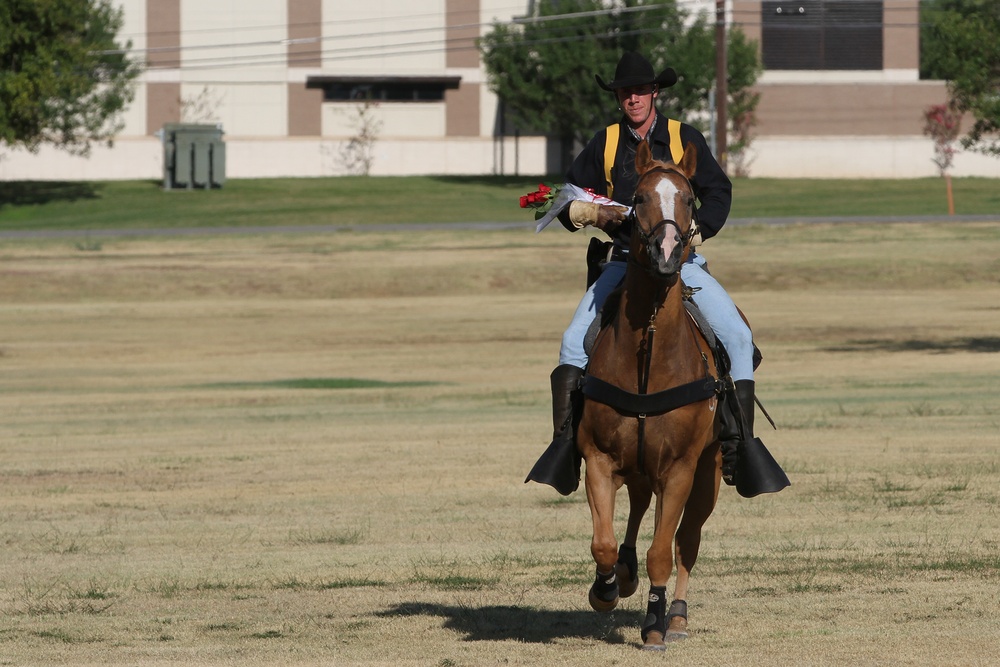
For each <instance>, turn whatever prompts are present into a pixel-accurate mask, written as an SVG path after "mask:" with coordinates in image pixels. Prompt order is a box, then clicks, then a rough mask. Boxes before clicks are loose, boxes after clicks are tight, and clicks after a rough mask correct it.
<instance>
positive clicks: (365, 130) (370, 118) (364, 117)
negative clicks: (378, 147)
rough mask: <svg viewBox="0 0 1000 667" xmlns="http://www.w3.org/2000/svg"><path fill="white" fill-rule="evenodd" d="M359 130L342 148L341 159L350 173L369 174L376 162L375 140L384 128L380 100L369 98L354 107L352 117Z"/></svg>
mask: <svg viewBox="0 0 1000 667" xmlns="http://www.w3.org/2000/svg"><path fill="white" fill-rule="evenodd" d="M351 120H352V122H353V124H354V127H355V129H356V131H357V134H355V135H354V136H353V137H351V138H350V139H349V140H348V141H347V143H346V144H344V146H343V148H341V150H340V159H341V161H342V162H343V165H344V168H345V169H346V170H347V172H348V173H349V174H358V175H360V176H368V175H369V174H370V173H371V169H372V164H373V163H374V162H375V140H376V139H378V133H379V132H380V131H381V130H382V121H381V120H380V119H379V118H378V102H376V101H374V100H372V99H367V100H365V101H364V103H362V104H359V105H358V106H357V107H355V109H354V118H352V119H351Z"/></svg>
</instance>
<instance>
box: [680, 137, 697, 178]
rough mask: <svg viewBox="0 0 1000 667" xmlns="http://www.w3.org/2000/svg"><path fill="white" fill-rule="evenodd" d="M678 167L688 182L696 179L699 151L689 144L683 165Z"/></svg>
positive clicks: (682, 160) (685, 150)
mask: <svg viewBox="0 0 1000 667" xmlns="http://www.w3.org/2000/svg"><path fill="white" fill-rule="evenodd" d="M677 166H678V167H680V168H681V171H682V172H683V173H684V175H685V176H687V177H688V180H690V179H692V178H694V173H695V171H697V169H698V149H697V148H695V147H694V144H692V143H691V142H688V145H687V146H685V147H684V157H682V158H681V163H680V164H679V165H677Z"/></svg>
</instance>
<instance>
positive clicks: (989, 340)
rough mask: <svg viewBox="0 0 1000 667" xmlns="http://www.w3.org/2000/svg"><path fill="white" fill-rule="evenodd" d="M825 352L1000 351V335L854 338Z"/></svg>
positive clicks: (827, 348) (824, 349) (825, 349)
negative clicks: (928, 337) (945, 337)
mask: <svg viewBox="0 0 1000 667" xmlns="http://www.w3.org/2000/svg"><path fill="white" fill-rule="evenodd" d="M823 351H825V352H937V353H944V352H1000V337H998V336H985V337H973V338H955V339H953V340H919V339H911V340H852V341H848V342H847V343H846V344H845V345H835V346H832V347H826V348H823Z"/></svg>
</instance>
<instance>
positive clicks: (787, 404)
mask: <svg viewBox="0 0 1000 667" xmlns="http://www.w3.org/2000/svg"><path fill="white" fill-rule="evenodd" d="M584 234H585V233H580V234H577V235H570V234H566V233H564V232H561V230H560V231H556V230H547V231H546V232H545V233H543V234H540V235H534V234H533V233H532V232H531V231H529V228H528V227H526V228H525V229H523V230H508V231H489V232H484V231H459V230H451V231H448V232H446V233H445V232H428V231H414V232H405V233H404V232H393V233H391V234H382V233H376V232H371V233H335V234H326V235H305V234H301V235H292V234H290V235H277V234H276V235H268V236H249V235H247V236H232V237H207V238H191V237H188V238H184V237H173V238H127V239H115V238H103V237H102V238H97V239H95V238H80V239H78V240H76V241H72V240H67V239H20V240H4V241H0V254H2V269H0V270H2V272H3V280H2V281H0V415H2V416H0V549H2V553H0V556H2V557H0V665H17V666H22V665H25V666H26V665H109V664H116V665H137V666H149V665H168V664H169V665H348V666H362V665H390V664H391V665H413V666H417V665H420V666H424V665H429V666H435V667H459V666H474V665H498V664H499V665H648V664H665V663H667V662H669V664H675V665H723V664H725V665H748V666H750V665H831V666H832V665H837V666H840V665H845V664H849V665H922V666H923V665H956V666H958V665H961V666H974V665H989V664H996V660H997V657H996V655H997V654H996V651H997V646H1000V623H998V622H997V618H996V613H997V612H996V610H997V608H998V606H1000V393H998V390H997V387H998V386H1000V225H998V224H996V223H982V224H974V223H962V224H894V225H816V226H801V227H781V228H772V227H743V228H732V229H727V230H726V232H725V234H723V236H722V238H719V239H714V240H712V241H710V242H709V245H708V246H707V247H706V248H705V249H704V254H705V255H706V256H708V257H709V259H710V262H711V266H712V268H713V272H714V273H715V275H716V276H717V277H719V278H720V280H722V282H723V283H724V284H725V285H727V286H729V288H730V290H731V292H732V293H733V295H734V296H735V297H736V299H737V302H738V303H739V304H740V305H741V306H742V308H743V309H744V310H745V312H746V313H747V314H748V316H749V317H750V319H751V321H752V322H753V325H754V328H755V331H756V333H757V338H758V343H759V345H760V347H761V348H762V350H763V353H764V357H765V359H764V364H763V366H762V367H761V369H760V371H759V373H758V393H759V395H760V396H761V399H762V400H763V402H764V404H765V407H766V408H767V409H768V411H769V412H770V414H771V415H772V416H773V417H774V418H775V420H776V421H777V422H778V426H779V430H777V431H769V430H768V431H765V430H764V428H763V426H766V422H765V421H764V420H763V419H761V418H759V419H758V423H759V424H761V427H760V428H759V432H760V433H761V435H762V437H763V438H764V440H765V442H766V443H767V444H768V446H769V448H770V449H771V451H772V452H773V453H774V454H775V456H776V457H777V458H778V460H779V461H781V462H782V463H783V464H784V466H785V468H786V470H787V471H788V473H789V477H790V478H791V480H792V484H793V485H792V487H790V488H789V489H786V490H784V491H782V492H781V493H780V494H776V495H773V496H767V497H759V498H755V499H752V500H746V499H742V498H740V497H738V496H737V495H736V493H735V492H734V491H733V490H732V489H729V488H724V489H723V492H722V494H721V498H720V502H719V506H718V509H717V510H716V513H715V515H714V516H713V517H712V518H711V519H710V520H709V522H708V524H707V527H706V534H705V539H704V543H703V548H702V552H701V557H700V559H699V561H698V564H697V567H696V569H695V572H694V576H693V580H692V591H691V595H690V597H689V603H690V619H691V637H690V639H688V640H687V641H686V642H683V643H680V644H675V645H671V646H670V648H669V650H668V651H667V653H666V655H647V654H645V653H643V652H641V651H639V650H638V648H637V647H638V644H639V631H638V625H639V622H640V619H641V617H642V615H643V613H644V610H645V602H644V591H645V584H642V585H641V586H640V592H639V594H637V595H636V596H634V597H633V598H630V599H628V600H623V603H622V605H621V606H620V607H619V609H618V610H617V611H616V612H615V613H613V614H608V615H599V614H597V613H595V612H593V611H591V610H590V608H589V605H588V603H587V588H588V586H589V582H590V580H591V578H592V572H593V563H592V561H591V559H590V554H589V541H590V517H589V512H588V510H587V505H586V501H585V498H584V497H583V493H582V492H577V493H576V494H574V495H573V496H571V497H570V498H568V499H563V498H562V497H560V496H558V495H557V494H556V493H555V492H554V491H553V490H552V489H550V488H548V487H542V486H539V485H534V484H532V485H524V484H522V481H523V478H524V474H525V473H526V471H527V469H528V468H529V467H530V465H531V464H532V463H533V462H534V460H535V458H536V456H537V455H538V454H539V453H540V451H541V450H542V449H543V448H544V446H545V444H546V443H547V441H548V438H549V436H550V413H549V396H548V374H549V372H550V371H551V368H552V367H553V365H554V364H555V362H556V354H557V350H558V343H559V337H560V334H561V332H562V329H563V327H564V326H565V324H566V323H567V322H568V320H569V317H570V314H571V312H572V310H573V308H574V307H575V305H576V302H577V300H578V298H579V295H580V292H581V290H582V287H583V285H582V281H583V277H584V267H583V265H582V262H583V253H584V248H585V246H586V238H584ZM624 508H625V503H624V502H622V503H620V509H621V510H622V511H624ZM649 523H650V524H651V522H649ZM647 527H648V526H647ZM649 536H650V535H649V533H648V530H647V532H646V533H645V535H644V538H643V539H644V540H647V541H648V538H649ZM642 551H643V547H642V545H640V558H641V556H642Z"/></svg>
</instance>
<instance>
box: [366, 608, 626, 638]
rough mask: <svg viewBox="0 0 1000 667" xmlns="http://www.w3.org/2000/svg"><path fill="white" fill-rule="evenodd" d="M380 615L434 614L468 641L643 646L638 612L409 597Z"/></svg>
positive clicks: (379, 614) (445, 625)
mask: <svg viewBox="0 0 1000 667" xmlns="http://www.w3.org/2000/svg"><path fill="white" fill-rule="evenodd" d="M376 616H378V617H380V618H390V617H398V616H435V617H438V618H443V619H444V627H445V628H447V629H449V630H455V631H456V632H459V633H461V634H462V638H463V639H464V640H465V641H505V640H509V641H518V642H530V643H534V644H547V643H551V642H552V641H555V640H556V639H560V638H570V639H572V638H577V639H592V640H595V641H601V642H606V643H608V644H631V643H634V644H635V645H636V646H638V645H639V643H640V639H639V624H640V623H641V622H642V618H643V616H644V614H642V613H640V612H638V611H621V610H619V611H615V612H612V613H610V614H598V613H597V612H594V611H589V610H583V611H572V610H567V611H553V610H550V609H532V608H530V607H512V606H486V607H473V606H452V605H444V604H432V603H424V602H404V603H402V604H398V605H396V606H394V607H390V608H389V609H387V610H385V611H383V612H379V613H378V614H376Z"/></svg>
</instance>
